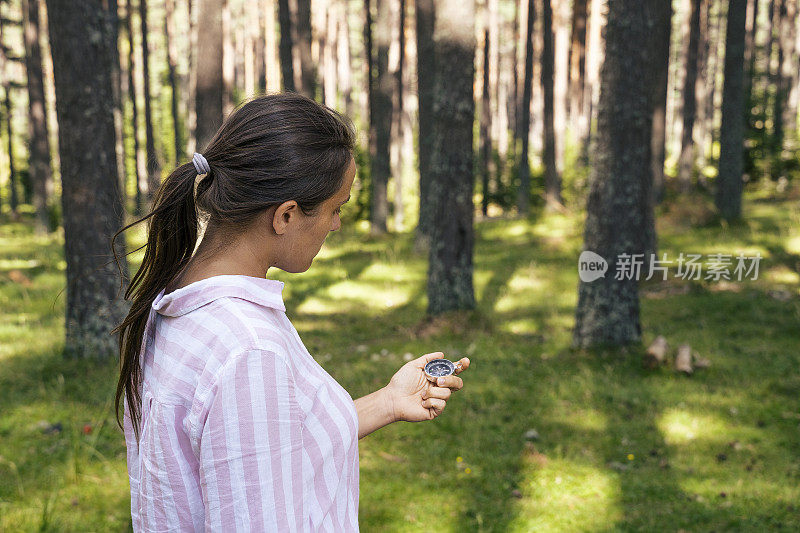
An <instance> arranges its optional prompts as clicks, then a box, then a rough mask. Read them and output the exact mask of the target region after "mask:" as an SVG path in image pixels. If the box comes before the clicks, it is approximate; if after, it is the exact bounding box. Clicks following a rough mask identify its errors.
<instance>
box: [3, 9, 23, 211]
mask: <svg viewBox="0 0 800 533" xmlns="http://www.w3.org/2000/svg"><path fill="white" fill-rule="evenodd" d="M3 26H4V21H3V18H2V17H0V74H2V79H0V83H2V86H3V92H4V93H5V97H4V98H3V105H4V107H5V113H4V115H5V116H4V118H5V121H4V122H5V124H4V126H5V128H6V139H7V141H8V171H9V173H8V190H9V199H8V200H9V207H11V212H12V213H14V215H16V214H17V209H18V207H19V197H18V196H17V169H16V167H15V165H14V124H13V123H14V121H13V109H14V106H13V105H12V103H11V80H10V79H9V75H8V61H9V58H8V56H7V55H6V50H7V47H6V44H5V39H4V37H5V31H4V28H3Z"/></svg>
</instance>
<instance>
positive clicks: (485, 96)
mask: <svg viewBox="0 0 800 533" xmlns="http://www.w3.org/2000/svg"><path fill="white" fill-rule="evenodd" d="M485 16H486V19H488V18H489V14H488V10H487V12H486V13H485ZM494 46H496V45H493V44H492V43H491V41H490V40H489V21H488V20H486V21H485V22H484V28H483V65H482V66H483V76H482V78H483V84H482V86H481V117H480V126H479V128H480V132H479V136H480V140H479V141H478V142H479V143H480V147H481V159H480V172H481V213H483V216H484V217H485V216H487V213H488V210H489V160H490V158H491V155H492V138H491V136H490V134H489V132H490V131H491V128H492V109H491V105H492V104H491V102H492V99H491V93H490V92H489V57H490V47H492V48H493V47H494Z"/></svg>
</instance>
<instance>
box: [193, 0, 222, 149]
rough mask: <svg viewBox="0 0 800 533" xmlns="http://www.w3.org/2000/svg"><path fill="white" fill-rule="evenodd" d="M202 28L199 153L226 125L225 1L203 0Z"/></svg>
mask: <svg viewBox="0 0 800 533" xmlns="http://www.w3.org/2000/svg"><path fill="white" fill-rule="evenodd" d="M199 7H200V16H199V18H198V24H197V25H198V27H199V28H203V38H202V39H198V40H197V45H198V47H197V90H196V93H195V109H196V114H197V147H198V148H199V150H198V151H202V150H203V149H205V147H206V145H207V144H208V143H209V141H211V138H212V137H213V136H214V134H215V133H216V132H217V130H218V129H219V127H220V126H221V125H222V109H223V107H222V106H223V104H222V101H223V80H222V1H221V0H200V6H199Z"/></svg>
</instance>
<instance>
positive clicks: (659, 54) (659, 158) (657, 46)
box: [650, 2, 672, 203]
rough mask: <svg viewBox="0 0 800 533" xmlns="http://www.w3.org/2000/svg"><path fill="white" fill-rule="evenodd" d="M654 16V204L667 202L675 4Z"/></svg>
mask: <svg viewBox="0 0 800 533" xmlns="http://www.w3.org/2000/svg"><path fill="white" fill-rule="evenodd" d="M658 7H659V9H658V11H657V12H656V13H655V14H654V22H655V26H654V27H653V29H652V40H651V41H650V43H651V44H650V45H651V47H652V49H651V51H650V54H651V58H652V61H653V77H652V78H651V80H652V92H651V98H652V99H653V100H652V109H653V111H652V117H653V118H652V121H653V136H652V142H651V151H652V154H651V167H652V173H653V202H654V203H661V201H663V199H664V158H665V155H666V142H667V87H668V85H669V48H670V46H669V45H670V39H671V35H672V4H671V3H670V2H664V3H663V4H659V6H658Z"/></svg>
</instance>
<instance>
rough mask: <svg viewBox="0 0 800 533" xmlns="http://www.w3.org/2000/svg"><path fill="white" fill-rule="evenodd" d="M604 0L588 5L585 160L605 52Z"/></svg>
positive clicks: (582, 146) (586, 159)
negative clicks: (603, 31) (603, 33)
mask: <svg viewBox="0 0 800 533" xmlns="http://www.w3.org/2000/svg"><path fill="white" fill-rule="evenodd" d="M604 5H605V2H604V0H591V4H590V7H589V29H588V37H587V41H588V44H587V46H586V85H585V93H586V94H585V95H584V98H583V106H584V111H583V114H584V115H585V116H586V120H587V125H586V137H585V138H584V140H583V143H582V144H581V154H582V158H583V159H584V160H585V161H589V153H590V145H591V140H592V121H593V119H594V116H595V113H596V109H597V99H598V97H599V95H600V83H599V78H600V65H602V63H603V54H604V53H605V50H604V44H603V37H602V32H601V30H602V28H603V26H604V25H605V16H604V12H603V10H602V7H603V6H604Z"/></svg>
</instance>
